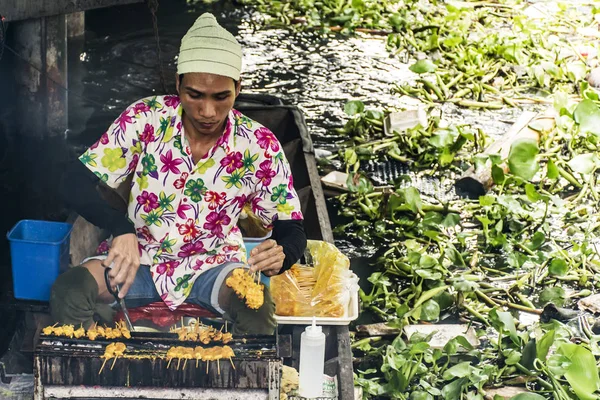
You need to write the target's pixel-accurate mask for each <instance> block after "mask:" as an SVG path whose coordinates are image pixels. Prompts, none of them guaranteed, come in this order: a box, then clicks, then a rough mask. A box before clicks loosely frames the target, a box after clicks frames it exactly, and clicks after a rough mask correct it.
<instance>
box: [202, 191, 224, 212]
mask: <svg viewBox="0 0 600 400" xmlns="http://www.w3.org/2000/svg"><path fill="white" fill-rule="evenodd" d="M226 196H227V195H226V193H225V192H221V193H217V192H213V191H212V190H210V191H208V193H206V195H205V196H204V201H206V202H207V203H208V208H209V209H210V210H215V209H216V208H217V207H219V206H222V205H223V204H225V197H226Z"/></svg>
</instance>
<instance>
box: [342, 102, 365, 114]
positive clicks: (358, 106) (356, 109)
mask: <svg viewBox="0 0 600 400" xmlns="http://www.w3.org/2000/svg"><path fill="white" fill-rule="evenodd" d="M364 110H365V105H364V103H363V102H362V101H360V100H352V101H349V102H347V103H346V105H345V106H344V112H345V113H346V114H348V115H350V116H352V115H356V114H360V113H362V112H363V111H364Z"/></svg>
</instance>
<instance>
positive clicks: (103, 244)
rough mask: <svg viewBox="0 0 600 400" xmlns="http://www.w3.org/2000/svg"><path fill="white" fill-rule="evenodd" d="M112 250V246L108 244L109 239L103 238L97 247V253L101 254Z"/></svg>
mask: <svg viewBox="0 0 600 400" xmlns="http://www.w3.org/2000/svg"><path fill="white" fill-rule="evenodd" d="M109 250H110V247H109V246H108V240H103V241H102V242H101V243H100V244H99V245H98V248H97V249H96V254H97V255H101V254H108V251H109Z"/></svg>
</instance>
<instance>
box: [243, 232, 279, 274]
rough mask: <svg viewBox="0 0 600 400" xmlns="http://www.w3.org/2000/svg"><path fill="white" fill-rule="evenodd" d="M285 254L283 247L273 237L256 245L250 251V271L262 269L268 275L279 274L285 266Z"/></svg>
mask: <svg viewBox="0 0 600 400" xmlns="http://www.w3.org/2000/svg"><path fill="white" fill-rule="evenodd" d="M283 260H285V254H284V253H283V247H281V246H279V245H278V244H277V242H276V241H274V240H273V239H268V240H265V241H264V242H262V243H261V244H259V245H258V246H256V247H255V248H253V249H252V251H251V252H250V259H248V264H250V272H256V271H261V272H262V273H263V274H265V275H266V276H273V275H277V274H278V273H279V271H280V270H281V267H283Z"/></svg>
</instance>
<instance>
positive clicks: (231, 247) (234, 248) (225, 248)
mask: <svg viewBox="0 0 600 400" xmlns="http://www.w3.org/2000/svg"><path fill="white" fill-rule="evenodd" d="M239 249H240V246H237V245H229V246H223V251H224V252H226V253H230V252H232V251H238V250H239Z"/></svg>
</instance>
